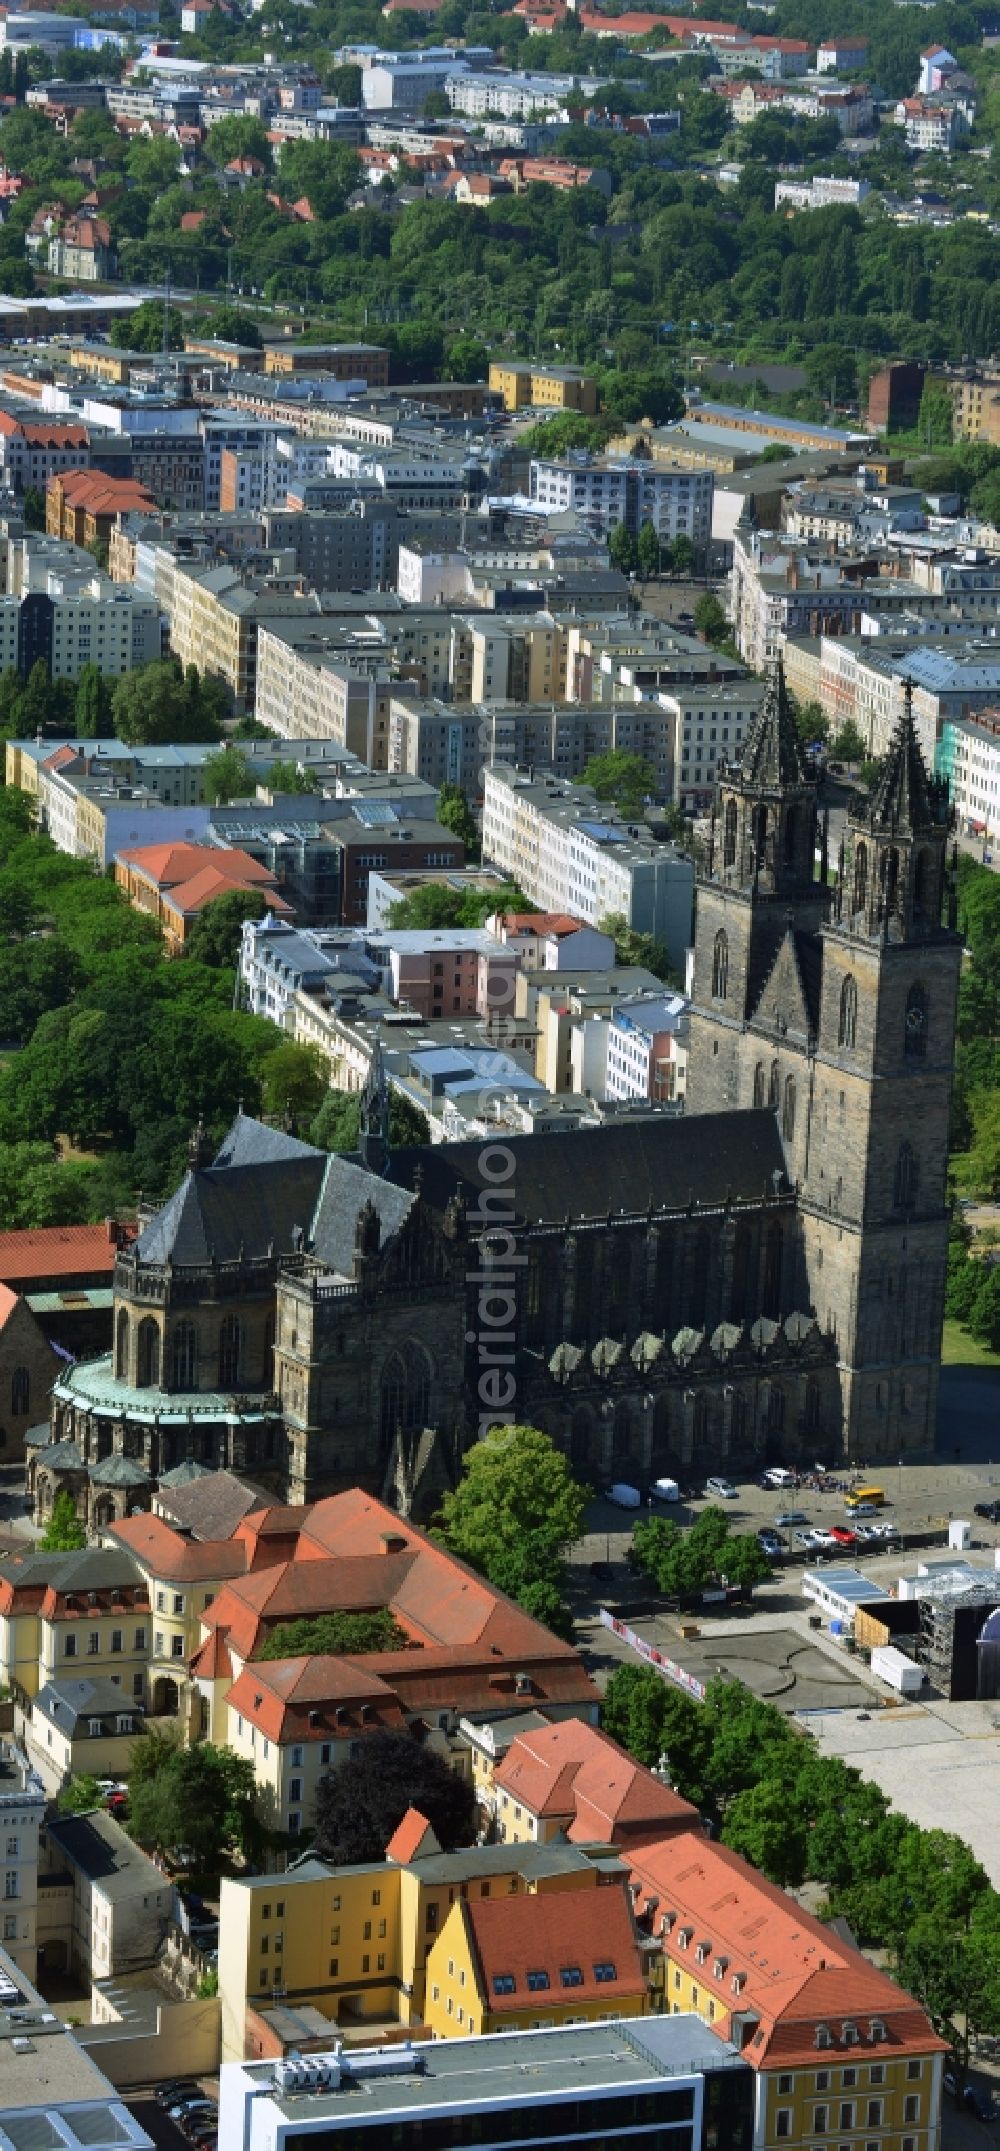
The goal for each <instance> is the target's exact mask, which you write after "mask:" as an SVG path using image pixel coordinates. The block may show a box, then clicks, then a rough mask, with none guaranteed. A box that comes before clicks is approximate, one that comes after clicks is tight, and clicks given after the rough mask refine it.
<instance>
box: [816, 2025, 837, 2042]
mask: <svg viewBox="0 0 1000 2151" xmlns="http://www.w3.org/2000/svg"><path fill="white" fill-rule="evenodd" d="M816 2045H817V2046H818V2047H828V2046H832V2045H833V2040H832V2038H831V2037H830V2027H829V2025H828V2024H817V2026H816Z"/></svg>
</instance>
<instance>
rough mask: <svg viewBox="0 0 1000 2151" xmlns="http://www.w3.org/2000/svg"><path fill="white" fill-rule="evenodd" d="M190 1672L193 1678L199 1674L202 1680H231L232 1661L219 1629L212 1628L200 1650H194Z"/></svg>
mask: <svg viewBox="0 0 1000 2151" xmlns="http://www.w3.org/2000/svg"><path fill="white" fill-rule="evenodd" d="M191 1672H192V1674H193V1676H194V1677H195V1678H197V1677H198V1676H199V1675H200V1676H201V1678H202V1680H232V1677H233V1661H232V1659H231V1658H230V1656H229V1645H228V1643H227V1642H226V1639H225V1636H224V1635H223V1633H222V1630H221V1629H219V1628H216V1629H213V1631H212V1634H211V1635H210V1636H209V1637H208V1638H207V1640H206V1641H205V1642H204V1643H203V1644H202V1646H201V1649H200V1651H196V1652H195V1655H194V1657H193V1658H192V1660H191Z"/></svg>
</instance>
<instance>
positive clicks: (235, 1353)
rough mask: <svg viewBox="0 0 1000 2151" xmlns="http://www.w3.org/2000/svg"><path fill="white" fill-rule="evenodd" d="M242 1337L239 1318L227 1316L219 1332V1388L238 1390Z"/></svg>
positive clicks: (232, 1315)
mask: <svg viewBox="0 0 1000 2151" xmlns="http://www.w3.org/2000/svg"><path fill="white" fill-rule="evenodd" d="M242 1344H243V1336H242V1330H241V1327H240V1318H239V1315H236V1314H228V1315H227V1316H226V1318H225V1320H224V1322H223V1324H222V1328H221V1329H220V1331H219V1388H220V1389H238V1388H239V1381H240V1359H241V1357H242Z"/></svg>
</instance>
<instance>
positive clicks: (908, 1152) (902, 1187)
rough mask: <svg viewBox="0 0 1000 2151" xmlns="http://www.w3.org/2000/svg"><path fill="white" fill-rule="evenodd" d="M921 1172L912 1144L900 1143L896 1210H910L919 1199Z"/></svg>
mask: <svg viewBox="0 0 1000 2151" xmlns="http://www.w3.org/2000/svg"><path fill="white" fill-rule="evenodd" d="M919 1177H920V1170H919V1167H918V1165H917V1161H916V1158H915V1157H914V1155H913V1148H912V1145H911V1144H910V1143H900V1146H899V1151H898V1154H897V1157H896V1194H895V1200H896V1208H897V1210H906V1209H909V1208H910V1206H911V1204H913V1203H915V1202H916V1199H917V1185H918V1181H919Z"/></svg>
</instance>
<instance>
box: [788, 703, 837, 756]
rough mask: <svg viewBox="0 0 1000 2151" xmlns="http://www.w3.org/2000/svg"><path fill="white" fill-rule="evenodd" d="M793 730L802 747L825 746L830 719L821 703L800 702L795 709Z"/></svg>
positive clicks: (828, 735)
mask: <svg viewBox="0 0 1000 2151" xmlns="http://www.w3.org/2000/svg"><path fill="white" fill-rule="evenodd" d="M795 729H796V731H797V733H798V735H799V738H800V740H801V741H802V745H803V746H804V747H817V746H818V747H822V746H825V744H826V742H827V740H828V739H829V737H830V719H829V717H828V716H827V714H826V711H825V709H824V708H823V705H822V703H821V702H800V703H798V704H797V705H796V709H795Z"/></svg>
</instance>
